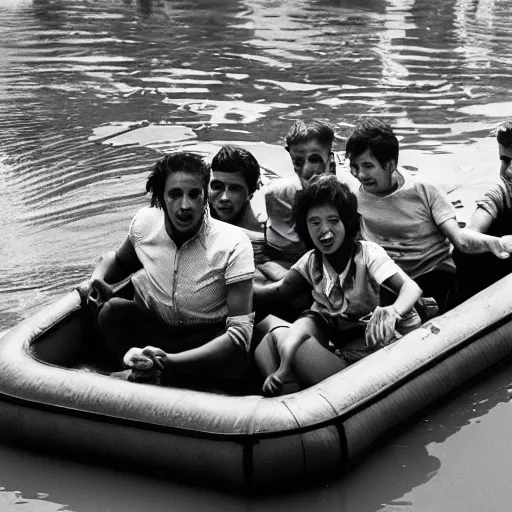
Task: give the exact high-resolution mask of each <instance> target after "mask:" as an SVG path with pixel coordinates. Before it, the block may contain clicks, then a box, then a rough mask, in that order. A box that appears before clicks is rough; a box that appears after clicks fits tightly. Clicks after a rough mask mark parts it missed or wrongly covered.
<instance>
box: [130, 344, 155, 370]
mask: <svg viewBox="0 0 512 512" xmlns="http://www.w3.org/2000/svg"><path fill="white" fill-rule="evenodd" d="M142 351H143V349H142V348H137V347H132V348H131V349H130V350H128V352H126V354H125V355H124V357H123V363H124V364H125V366H127V367H128V368H131V369H132V370H136V371H141V372H144V371H149V370H151V369H152V368H153V366H154V363H153V359H152V358H151V357H150V356H149V355H145V354H143V353H142Z"/></svg>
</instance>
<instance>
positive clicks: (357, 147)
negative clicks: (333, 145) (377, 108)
mask: <svg viewBox="0 0 512 512" xmlns="http://www.w3.org/2000/svg"><path fill="white" fill-rule="evenodd" d="M368 149H369V150H370V152H371V154H372V155H373V156H374V157H375V158H376V159H377V161H378V162H379V164H380V165H381V166H382V167H384V166H385V165H386V164H387V163H388V162H389V161H391V160H394V161H395V162H396V163H398V152H399V146H398V139H397V138H396V136H395V134H394V132H393V128H392V127H391V125H390V124H388V123H386V122H385V121H382V120H380V119H376V118H374V117H368V118H365V119H362V120H360V121H359V122H358V123H357V124H356V126H355V127H354V129H353V130H352V132H351V134H350V135H349V137H348V139H347V143H346V146H345V157H346V158H349V159H350V158H356V157H358V156H359V155H362V154H363V153H364V152H365V151H366V150H368Z"/></svg>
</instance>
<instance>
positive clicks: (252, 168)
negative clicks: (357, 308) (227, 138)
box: [212, 146, 260, 194]
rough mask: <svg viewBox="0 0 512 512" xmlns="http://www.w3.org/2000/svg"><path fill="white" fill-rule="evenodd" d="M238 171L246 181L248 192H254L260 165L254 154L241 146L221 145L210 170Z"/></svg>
mask: <svg viewBox="0 0 512 512" xmlns="http://www.w3.org/2000/svg"><path fill="white" fill-rule="evenodd" d="M237 171H240V172H241V173H242V175H243V177H244V179H245V182H246V183H247V187H248V189H249V194H254V192H255V191H256V189H257V188H258V184H259V181H260V165H259V164H258V161H257V160H256V158H254V155H253V154H252V153H250V152H249V151H247V150H246V149H243V148H237V147H235V146H223V147H222V148H221V149H220V151H219V152H218V153H217V154H216V155H215V156H214V157H213V160H212V172H237Z"/></svg>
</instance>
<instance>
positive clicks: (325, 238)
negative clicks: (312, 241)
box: [318, 231, 334, 248]
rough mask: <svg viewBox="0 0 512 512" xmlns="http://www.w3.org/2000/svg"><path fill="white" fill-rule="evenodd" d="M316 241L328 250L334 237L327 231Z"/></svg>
mask: <svg viewBox="0 0 512 512" xmlns="http://www.w3.org/2000/svg"><path fill="white" fill-rule="evenodd" d="M318 241H319V242H320V243H321V244H322V245H323V246H324V247H326V248H329V247H331V246H332V244H333V243H334V235H333V234H332V233H331V232H330V231H328V232H327V233H325V234H324V235H322V236H321V237H320V238H319V239H318Z"/></svg>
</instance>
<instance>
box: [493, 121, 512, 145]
mask: <svg viewBox="0 0 512 512" xmlns="http://www.w3.org/2000/svg"><path fill="white" fill-rule="evenodd" d="M496 139H497V141H498V144H501V145H502V146H504V147H506V148H512V121H506V122H505V123H502V124H500V125H499V126H498V128H497V129H496Z"/></svg>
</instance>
